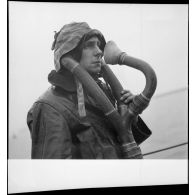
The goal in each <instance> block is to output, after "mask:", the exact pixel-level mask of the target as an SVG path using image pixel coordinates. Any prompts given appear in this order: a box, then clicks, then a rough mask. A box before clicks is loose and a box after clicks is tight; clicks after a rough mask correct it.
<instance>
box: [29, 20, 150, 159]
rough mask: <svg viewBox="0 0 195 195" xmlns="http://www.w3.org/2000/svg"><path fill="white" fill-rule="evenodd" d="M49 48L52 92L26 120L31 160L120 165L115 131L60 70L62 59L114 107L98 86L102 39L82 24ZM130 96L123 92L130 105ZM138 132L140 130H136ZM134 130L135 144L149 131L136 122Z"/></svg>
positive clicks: (70, 28) (67, 28)
mask: <svg viewBox="0 0 195 195" xmlns="http://www.w3.org/2000/svg"><path fill="white" fill-rule="evenodd" d="M54 38H55V40H54V42H53V45H52V50H54V64H55V69H56V70H53V71H51V73H50V74H49V76H48V80H49V82H50V83H51V85H52V86H51V87H50V88H49V89H48V90H47V91H46V92H45V93H44V94H43V95H42V96H41V97H39V99H38V100H37V101H36V102H35V103H34V104H33V106H32V107H31V109H30V110H29V112H28V115H27V124H28V127H29V130H30V133H31V138H32V153H31V157H32V158H33V159H121V158H123V156H122V154H121V150H120V144H119V141H118V139H117V135H116V131H114V130H113V128H114V127H113V126H112V124H111V123H110V121H108V119H107V118H106V116H105V115H104V113H103V112H102V110H101V107H100V105H98V104H97V102H95V100H94V98H93V97H91V96H90V95H89V94H88V93H87V92H86V90H85V89H84V88H83V86H82V84H81V83H80V82H79V80H78V78H76V77H75V76H73V74H72V73H71V72H70V71H68V70H67V69H66V68H65V67H64V66H63V65H62V60H63V59H64V58H65V57H69V58H72V59H74V60H75V61H76V62H78V63H79V66H81V67H82V68H83V69H84V70H86V71H87V72H88V73H89V74H90V75H91V77H92V78H93V79H94V80H95V81H96V83H97V84H98V85H99V87H100V88H101V89H102V90H103V92H104V93H105V94H106V96H107V97H108V99H109V100H110V102H111V103H112V104H113V106H114V107H116V104H117V102H116V100H115V98H114V97H113V95H112V90H111V88H110V87H109V85H108V84H107V83H104V82H103V81H101V80H100V78H101V66H102V57H103V51H104V47H105V44H106V41H105V38H104V36H103V35H102V33H101V32H100V31H98V30H95V29H91V28H90V27H89V25H88V24H87V23H85V22H81V23H76V22H74V23H70V24H67V25H64V26H63V27H62V29H61V30H60V31H59V32H58V33H56V34H55V37H54ZM133 97H134V96H133V95H132V94H131V93H130V92H129V91H128V90H124V91H122V92H121V101H123V102H124V103H125V104H129V103H130V102H131V100H132V98H133ZM140 128H141V129H140ZM133 130H134V132H135V138H136V141H137V144H140V143H141V142H143V141H144V140H145V139H146V138H147V137H148V136H149V135H150V134H151V131H150V130H149V129H148V128H147V126H146V125H145V123H144V122H143V121H142V120H141V118H140V117H139V119H138V122H137V124H134V127H133Z"/></svg>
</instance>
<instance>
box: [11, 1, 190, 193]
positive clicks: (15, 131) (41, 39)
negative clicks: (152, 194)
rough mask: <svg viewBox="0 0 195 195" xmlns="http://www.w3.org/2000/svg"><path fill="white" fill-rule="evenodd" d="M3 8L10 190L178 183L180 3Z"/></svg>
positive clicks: (184, 105) (182, 119)
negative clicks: (5, 10)
mask: <svg viewBox="0 0 195 195" xmlns="http://www.w3.org/2000/svg"><path fill="white" fill-rule="evenodd" d="M8 11H9V13H8V25H9V34H8V35H9V37H8V38H9V45H8V47H9V53H8V59H9V64H8V67H9V69H8V70H9V72H8V80H9V88H8V89H9V91H8V93H9V97H8V104H9V110H8V112H9V115H8V126H9V128H8V192H9V193H10V194H11V193H18V192H32V191H44V190H45V191H46V190H59V189H75V188H94V187H113V186H116V187H117V186H144V185H163V184H165V185H167V184H187V183H188V155H189V154H188V136H189V132H188V71H189V70H188V47H189V45H188V44H189V43H188V39H189V37H188V36H189V34H188V33H189V32H188V22H189V21H188V20H189V18H188V4H133V3H129V4H114V3H65V2H64V3H62V2H61V3H57V2H20V1H9V2H8ZM48 175H50V176H51V177H48ZM119 178H120V179H119Z"/></svg>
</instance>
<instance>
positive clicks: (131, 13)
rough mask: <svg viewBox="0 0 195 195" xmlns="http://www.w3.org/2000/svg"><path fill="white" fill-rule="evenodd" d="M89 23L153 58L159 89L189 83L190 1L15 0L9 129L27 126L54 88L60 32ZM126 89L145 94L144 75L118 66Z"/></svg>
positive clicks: (11, 19)
mask: <svg viewBox="0 0 195 195" xmlns="http://www.w3.org/2000/svg"><path fill="white" fill-rule="evenodd" d="M73 21H75V22H81V21H85V22H87V23H88V24H89V25H90V26H91V28H96V29H98V30H100V31H101V32H102V33H103V34H104V36H105V38H106V41H109V40H113V41H115V42H116V43H117V45H118V46H119V48H120V49H121V50H123V51H125V52H126V53H127V54H129V55H131V56H133V57H137V58H140V59H142V60H145V61H146V62H148V63H149V64H150V65H151V66H152V67H153V68H154V70H155V72H156V74H157V78H158V86H157V90H156V93H155V95H156V94H161V93H164V92H168V91H171V90H175V89H180V88H183V87H187V79H188V77H187V73H188V72H187V71H188V7H187V5H171V4H170V5H166V4H165V5H163V4H161V5H160V4H157V5H151V4H148V5H144V4H121V5H120V4H94V3H93V4H83V3H82V4H78V3H74V4H71V3H35V2H9V109H10V110H9V115H10V116H9V125H10V126H9V132H10V133H12V132H16V131H18V130H20V129H21V128H26V127H27V126H26V114H27V111H28V109H29V108H30V106H31V105H32V104H33V102H34V101H35V100H36V99H37V98H38V96H39V95H41V94H42V93H43V92H44V91H45V90H46V89H47V88H48V87H49V83H48V81H47V75H48V73H49V72H50V71H51V70H52V69H54V64H53V52H52V51H51V45H52V42H53V36H54V31H58V30H60V28H61V27H62V26H63V25H64V24H67V23H70V22H73ZM112 69H113V71H114V72H115V73H116V76H117V77H118V79H119V80H120V81H121V83H122V84H123V86H124V88H126V89H130V90H131V91H132V92H133V93H135V94H136V93H140V92H141V91H142V90H143V88H144V85H145V78H144V76H143V74H142V73H141V72H139V71H137V70H135V69H131V68H129V67H125V66H122V67H121V66H118V65H116V66H114V67H112Z"/></svg>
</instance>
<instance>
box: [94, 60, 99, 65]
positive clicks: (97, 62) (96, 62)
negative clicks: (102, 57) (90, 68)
mask: <svg viewBox="0 0 195 195" xmlns="http://www.w3.org/2000/svg"><path fill="white" fill-rule="evenodd" d="M93 64H98V65H101V61H95V62H93Z"/></svg>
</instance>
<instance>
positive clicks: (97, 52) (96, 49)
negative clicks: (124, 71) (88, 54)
mask: <svg viewBox="0 0 195 195" xmlns="http://www.w3.org/2000/svg"><path fill="white" fill-rule="evenodd" d="M94 53H95V56H97V57H100V56H101V57H102V56H103V52H102V50H101V49H100V48H99V47H98V46H96V47H95V51H94Z"/></svg>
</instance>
